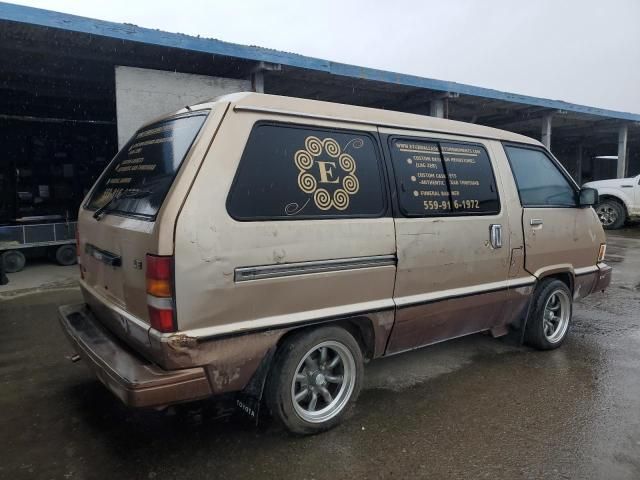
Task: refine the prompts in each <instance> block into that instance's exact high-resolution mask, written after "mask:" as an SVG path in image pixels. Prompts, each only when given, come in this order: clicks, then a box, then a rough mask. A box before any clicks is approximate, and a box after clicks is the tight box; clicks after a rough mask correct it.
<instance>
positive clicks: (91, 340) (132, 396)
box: [59, 304, 212, 407]
mask: <svg viewBox="0 0 640 480" xmlns="http://www.w3.org/2000/svg"><path fill="white" fill-rule="evenodd" d="M59 319H60V324H61V325H62V329H63V330H64V332H65V334H66V335H67V337H68V339H69V341H70V342H71V345H72V346H73V348H74V349H75V350H76V352H77V353H78V354H79V355H80V357H82V358H83V359H84V360H85V361H86V362H87V364H88V365H89V367H90V368H91V369H92V370H93V371H94V372H95V374H96V376H97V377H98V379H100V381H101V382H102V383H103V384H104V385H105V386H106V387H107V388H108V389H109V390H111V391H112V392H113V393H114V394H115V395H116V396H117V397H118V398H119V399H120V400H122V401H123V402H124V403H125V404H126V405H130V406H133V407H149V406H160V405H168V404H171V403H179V402H186V401H190V400H197V399H200V398H206V397H208V396H210V395H211V394H212V392H211V387H210V385H209V382H208V380H207V376H206V373H205V370H204V368H202V367H196V368H186V369H181V370H172V371H168V370H163V369H162V368H160V367H159V366H157V365H155V364H153V363H151V362H148V361H147V360H145V359H143V358H141V357H139V356H138V355H136V354H135V352H133V351H132V350H131V349H130V348H129V347H127V346H126V345H124V344H123V343H122V342H121V341H120V340H118V339H117V338H116V337H114V336H113V335H112V334H111V333H109V332H108V331H107V330H106V329H105V328H104V327H103V326H102V325H101V324H100V322H98V321H97V320H96V319H95V318H94V316H93V315H92V313H91V311H90V310H89V309H88V308H87V307H86V305H85V304H78V305H65V306H62V307H60V308H59Z"/></svg>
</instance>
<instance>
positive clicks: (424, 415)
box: [0, 227, 640, 480]
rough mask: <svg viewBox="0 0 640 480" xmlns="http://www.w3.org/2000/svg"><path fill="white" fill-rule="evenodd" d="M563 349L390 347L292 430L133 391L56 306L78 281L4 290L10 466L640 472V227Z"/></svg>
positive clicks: (23, 473) (619, 244) (38, 470)
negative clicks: (313, 428) (318, 415)
mask: <svg viewBox="0 0 640 480" xmlns="http://www.w3.org/2000/svg"><path fill="white" fill-rule="evenodd" d="M608 242H609V247H608V248H609V250H608V262H609V263H610V264H611V265H613V267H614V268H615V270H614V277H613V284H612V286H611V287H610V289H609V290H608V291H607V292H606V293H604V294H602V293H598V294H594V295H592V296H591V297H588V298H587V299H585V300H582V301H581V302H579V303H578V304H576V306H575V310H574V318H573V325H572V331H571V333H570V337H569V339H568V340H567V342H566V343H565V345H564V346H563V347H562V348H560V349H559V350H555V351H552V352H538V351H534V350H531V349H529V348H527V347H520V346H518V345H517V344H515V343H514V342H512V341H510V340H503V339H492V338H491V337H489V336H485V335H473V336H470V337H466V338H462V339H458V340H453V341H450V342H447V343H443V344H440V345H436V346H433V347H428V348H425V349H422V350H418V351H415V352H412V353H408V354H403V355H399V356H396V357H392V358H389V359H383V360H378V361H375V362H373V363H371V364H370V365H369V366H368V367H367V371H366V375H367V379H366V386H365V389H364V390H363V392H362V394H361V396H360V399H359V401H358V405H357V408H356V411H355V413H354V415H353V416H352V417H351V418H350V419H349V420H348V421H347V422H346V423H345V424H343V425H342V426H340V427H338V428H336V429H335V430H333V431H330V432H328V433H325V434H322V435H318V436H315V437H310V438H295V437H291V436H289V435H287V434H286V433H285V432H284V431H282V430H281V429H279V428H278V427H277V426H275V425H273V424H271V423H269V422H266V423H265V424H263V425H260V426H259V427H257V428H256V427H254V426H252V425H250V424H249V423H245V422H244V421H243V420H240V419H237V418H231V419H229V418H219V402H201V403H198V404H194V405H191V406H189V407H182V408H178V409H173V410H170V411H168V412H156V411H136V410H129V409H127V408H125V407H124V406H122V405H121V404H120V403H119V401H118V400H117V399H116V398H115V397H113V396H112V395H111V394H110V393H109V392H108V391H107V390H106V389H105V388H104V387H103V386H102V385H101V384H100V383H99V382H98V381H97V380H95V379H94V377H93V376H92V375H91V374H90V373H89V371H88V370H87V369H86V368H85V367H84V366H83V365H82V364H81V362H80V363H77V364H72V363H70V362H69V361H68V360H67V359H66V358H65V356H68V355H69V354H70V353H71V351H70V349H69V347H68V346H67V343H66V340H65V338H64V337H63V334H62V333H61V331H60V329H59V327H58V323H57V320H56V306H57V305H60V304H65V303H71V302H77V301H79V298H80V296H79V293H78V291H77V290H76V289H68V288H67V289H60V290H48V291H41V292H36V293H31V294H27V295H21V296H16V297H15V298H7V297H4V298H0V338H1V339H2V341H1V343H0V419H1V426H2V429H1V430H0V478H1V479H5V478H6V479H22V478H42V479H49V478H54V479H58V478H61V479H63V478H67V479H85V478H86V479H91V478H96V479H97V478H105V479H114V478H117V479H125V478H126V479H129V478H136V479H138V478H139V479H154V478H155V479H164V478H181V479H196V478H278V479H279V478H296V479H298V480H302V479H312V478H315V479H325V478H326V479H336V478H409V477H423V478H492V479H497V478H509V479H512V478H532V479H533V478H536V479H537V478H553V479H557V478H580V479H582V478H594V479H605V478H606V479H638V478H640V228H637V227H636V228H635V229H633V230H627V231H622V232H620V233H616V234H615V235H610V236H609V241H608Z"/></svg>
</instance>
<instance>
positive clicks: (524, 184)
mask: <svg viewBox="0 0 640 480" xmlns="http://www.w3.org/2000/svg"><path fill="white" fill-rule="evenodd" d="M505 150H506V152H507V156H508V157H509V163H510V164H511V169H512V170H513V175H514V176H515V179H516V184H517V186H518V192H519V193H520V201H521V202H522V206H523V207H533V206H566V207H575V206H576V205H577V199H576V191H575V189H574V188H573V187H572V186H571V184H570V183H569V181H568V180H567V179H566V178H565V176H564V175H563V174H562V172H561V171H560V170H559V169H558V167H557V166H556V165H555V164H554V162H553V161H552V160H551V159H550V158H549V157H548V156H547V155H546V154H545V153H544V152H542V151H541V150H534V149H530V148H519V147H513V146H505Z"/></svg>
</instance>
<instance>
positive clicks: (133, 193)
mask: <svg viewBox="0 0 640 480" xmlns="http://www.w3.org/2000/svg"><path fill="white" fill-rule="evenodd" d="M152 193H153V192H152V191H151V190H125V191H123V192H122V193H121V194H120V195H114V196H113V197H111V198H110V199H109V201H108V202H107V203H105V204H104V205H103V206H101V207H100V208H98V209H97V210H96V211H95V212H93V218H95V219H96V220H97V221H100V219H101V218H102V215H103V214H104V213H105V212H106V211H107V209H108V208H109V207H110V206H111V205H113V204H114V203H115V202H116V201H117V200H123V199H125V198H144V197H148V196H149V195H151V194H152Z"/></svg>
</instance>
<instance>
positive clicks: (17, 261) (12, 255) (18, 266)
mask: <svg viewBox="0 0 640 480" xmlns="http://www.w3.org/2000/svg"><path fill="white" fill-rule="evenodd" d="M0 261H1V262H2V265H3V266H4V271H5V273H16V272H19V271H21V270H22V269H23V268H24V266H25V265H26V263H27V258H26V257H25V256H24V253H22V252H21V251H20V250H8V251H6V252H4V253H3V254H2V255H0Z"/></svg>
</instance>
